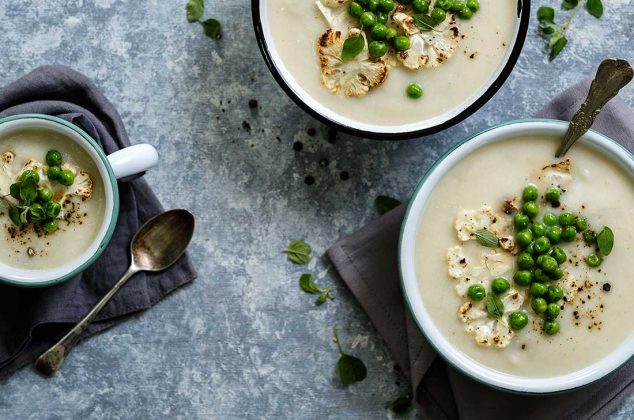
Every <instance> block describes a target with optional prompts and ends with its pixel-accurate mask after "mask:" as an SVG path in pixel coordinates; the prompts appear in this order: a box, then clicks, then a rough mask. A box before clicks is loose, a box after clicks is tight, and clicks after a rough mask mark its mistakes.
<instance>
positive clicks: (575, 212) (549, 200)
mask: <svg viewBox="0 0 634 420" xmlns="http://www.w3.org/2000/svg"><path fill="white" fill-rule="evenodd" d="M559 141H560V139H559V138H555V137H551V136H548V135H540V136H530V137H529V136H518V137H514V138H509V139H507V140H503V141H499V142H495V143H492V144H488V145H484V146H482V147H481V148H479V149H477V150H476V151H474V152H473V153H471V154H470V155H468V156H467V157H466V158H464V159H463V160H461V161H460V162H458V163H457V164H455V166H453V167H452V168H451V169H449V171H448V172H447V173H446V174H445V175H444V176H443V177H442V178H441V179H440V180H439V182H438V184H437V185H436V186H435V187H434V189H433V191H432V193H431V195H430V196H429V198H428V200H427V204H426V208H425V209H424V211H423V213H422V216H421V219H420V225H419V230H418V232H417V235H416V248H415V255H416V276H417V279H418V284H419V288H420V290H421V294H422V299H423V302H424V304H425V307H426V309H427V311H428V313H429V316H430V317H431V319H432V321H433V323H434V324H435V325H436V326H437V327H438V329H439V330H440V331H442V332H443V334H444V336H445V337H446V338H447V340H448V341H449V342H450V343H452V344H453V345H454V346H455V347H456V348H457V349H458V350H459V351H461V352H462V353H463V354H465V355H466V356H467V357H468V358H470V359H472V360H473V361H474V362H477V363H480V364H482V365H485V366H487V367H489V368H491V369H493V370H496V371H499V372H503V373H506V374H512V375H520V376H525V377H533V378H547V377H554V376H557V375H563V374H567V373H571V372H574V371H578V370H580V369H582V368H585V367H588V366H590V365H592V364H593V363H595V362H597V361H599V360H600V359H603V358H604V357H606V356H607V355H608V354H610V353H611V352H613V351H614V350H615V349H616V348H617V347H619V346H620V345H621V344H623V343H625V342H626V341H627V340H629V339H631V338H632V335H633V334H634V330H633V329H632V326H631V322H629V320H630V319H632V317H634V306H633V305H632V296H634V282H632V281H631V267H630V265H629V262H630V261H631V253H632V251H633V249H634V225H632V224H630V223H628V222H627V221H628V220H629V214H630V212H631V209H632V208H634V182H632V179H631V176H630V175H628V174H627V173H626V172H625V171H624V170H623V169H622V168H621V167H620V166H619V165H617V164H615V163H614V162H612V161H610V160H609V159H608V158H607V157H605V156H604V155H603V154H602V153H601V152H598V151H597V150H595V149H593V148H592V147H591V146H590V145H587V144H584V143H578V144H576V145H575V146H574V147H573V148H572V149H571V150H570V151H569V152H568V154H567V155H566V156H565V158H562V159H556V158H553V157H552V156H554V154H555V150H556V148H557V146H558V144H559Z"/></svg>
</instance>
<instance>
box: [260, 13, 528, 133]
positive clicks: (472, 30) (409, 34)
mask: <svg viewBox="0 0 634 420" xmlns="http://www.w3.org/2000/svg"><path fill="white" fill-rule="evenodd" d="M265 3H266V6H265V7H266V11H265V12H266V14H267V18H268V22H269V26H270V37H271V40H270V41H272V43H273V45H274V47H275V50H276V51H277V53H278V54H279V57H280V58H281V60H282V62H283V63H284V67H285V68H286V69H288V71H289V72H290V75H291V76H292V78H293V79H294V80H295V81H296V82H297V84H298V85H299V86H300V87H301V89H303V90H304V91H305V92H306V93H307V94H308V95H309V96H311V97H312V98H313V99H314V100H315V101H317V102H318V103H320V104H322V105H323V106H325V107H326V108H328V109H330V110H332V111H334V112H336V113H337V114H339V115H341V116H344V117H347V118H350V119H352V120H356V121H359V122H362V123H367V124H379V125H387V126H395V125H403V124H409V123H415V122H419V121H422V120H426V119H430V118H433V117H436V116H439V115H441V114H443V113H446V112H450V111H452V110H455V109H456V108H457V107H459V106H461V105H462V104H464V103H465V102H466V101H467V100H468V99H469V98H471V97H473V96H474V95H475V94H476V93H477V92H478V91H479V90H481V89H483V88H486V87H488V84H489V82H490V80H492V78H493V77H494V76H495V74H496V72H497V70H498V69H499V68H500V65H501V63H502V62H503V60H504V58H505V55H506V54H507V51H508V49H509V45H510V44H511V43H512V40H513V36H514V31H515V26H516V22H517V1H516V0H495V1H494V0H480V1H479V2H477V1H476V2H475V3H473V2H469V4H470V5H471V6H472V7H473V9H468V10H467V11H464V10H457V11H456V10H453V9H448V10H446V11H445V10H443V9H441V8H440V5H441V4H442V5H444V4H445V3H447V2H439V1H435V2H434V1H432V2H431V5H429V6H428V7H427V9H426V10H425V11H420V10H414V9H413V4H414V3H412V2H410V3H409V4H401V3H399V2H393V1H391V0H386V1H379V2H378V5H379V6H378V9H375V8H374V7H373V6H369V5H370V4H371V3H372V2H368V1H364V2H362V1H359V2H358V3H357V2H352V1H350V0H320V1H317V2H315V1H313V0H301V1H297V0H267V1H266V2H265ZM353 3H354V4H355V5H357V6H359V4H362V3H365V8H366V9H367V8H371V9H374V12H369V11H365V12H364V13H366V12H368V13H371V14H372V15H373V16H375V18H374V21H373V20H372V18H371V17H370V18H366V19H365V20H364V16H361V17H355V16H352V15H351V10H352V9H351V8H352V4H353ZM423 3H424V2H423ZM427 3H429V2H427ZM449 3H452V2H449ZM454 3H457V4H463V5H464V7H466V4H467V2H466V0H465V2H454ZM384 4H387V7H385V8H384V10H388V8H389V7H390V5H393V8H392V9H391V10H390V11H389V12H383V11H381V7H382V6H384ZM475 4H477V10H476V7H474V5H475ZM362 7H363V6H362ZM437 9H440V11H436V10H437ZM353 13H355V14H357V13H356V12H353ZM438 14H441V15H442V16H441V17H443V20H442V21H440V22H439V20H433V18H434V17H436V16H437V15H438ZM467 15H468V17H467ZM365 16H366V17H367V16H369V15H367V14H366V15H365ZM421 16H424V18H421ZM368 20H369V21H370V22H368ZM362 21H364V22H365V25H362ZM383 21H384V22H385V24H383V23H380V22H383ZM372 22H374V23H373V25H369V23H372ZM362 26H363V28H364V29H363V30H360V28H361V27H362ZM376 26H379V29H378V30H377V29H376ZM358 37H360V39H359V38H358ZM349 39H357V40H358V41H359V42H357V43H356V45H357V47H361V46H362V48H361V49H358V48H357V49H356V50H355V49H354V48H344V44H345V43H346V42H347V41H348V40H349ZM377 45H378V46H377ZM344 50H346V51H345V52H344ZM357 51H358V53H357V54H356V55H354V56H352V57H350V55H352V54H354V53H356V52H357ZM342 54H344V55H345V54H347V56H346V57H345V59H342ZM379 54H381V55H380V56H379ZM373 55H374V56H373Z"/></svg>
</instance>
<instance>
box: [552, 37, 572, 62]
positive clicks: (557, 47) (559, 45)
mask: <svg viewBox="0 0 634 420" xmlns="http://www.w3.org/2000/svg"><path fill="white" fill-rule="evenodd" d="M553 39H555V40H556V41H555V42H553V43H552V45H551V46H550V61H553V60H554V59H555V58H557V56H558V55H559V53H560V52H561V50H563V49H564V47H565V46H566V45H567V44H568V38H566V37H565V36H562V37H561V38H553Z"/></svg>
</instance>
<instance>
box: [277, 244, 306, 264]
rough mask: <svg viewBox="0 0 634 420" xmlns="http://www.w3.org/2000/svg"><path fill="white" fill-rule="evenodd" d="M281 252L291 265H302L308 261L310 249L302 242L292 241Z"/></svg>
mask: <svg viewBox="0 0 634 420" xmlns="http://www.w3.org/2000/svg"><path fill="white" fill-rule="evenodd" d="M282 252H283V253H284V254H287V255H288V260H289V261H290V262H292V263H293V264H300V265H304V264H308V262H309V261H310V252H311V248H310V245H308V244H307V243H306V242H304V241H293V242H291V243H290V244H289V245H288V248H286V249H283V250H282Z"/></svg>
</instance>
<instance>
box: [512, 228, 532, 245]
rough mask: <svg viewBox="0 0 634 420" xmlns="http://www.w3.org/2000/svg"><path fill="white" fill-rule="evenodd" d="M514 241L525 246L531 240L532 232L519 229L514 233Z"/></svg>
mask: <svg viewBox="0 0 634 420" xmlns="http://www.w3.org/2000/svg"><path fill="white" fill-rule="evenodd" d="M515 241H516V242H517V243H518V244H519V246H521V247H522V248H526V247H527V246H528V245H529V244H530V243H531V242H532V241H533V232H531V231H530V230H528V229H524V230H520V231H519V232H517V234H516V235H515Z"/></svg>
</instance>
